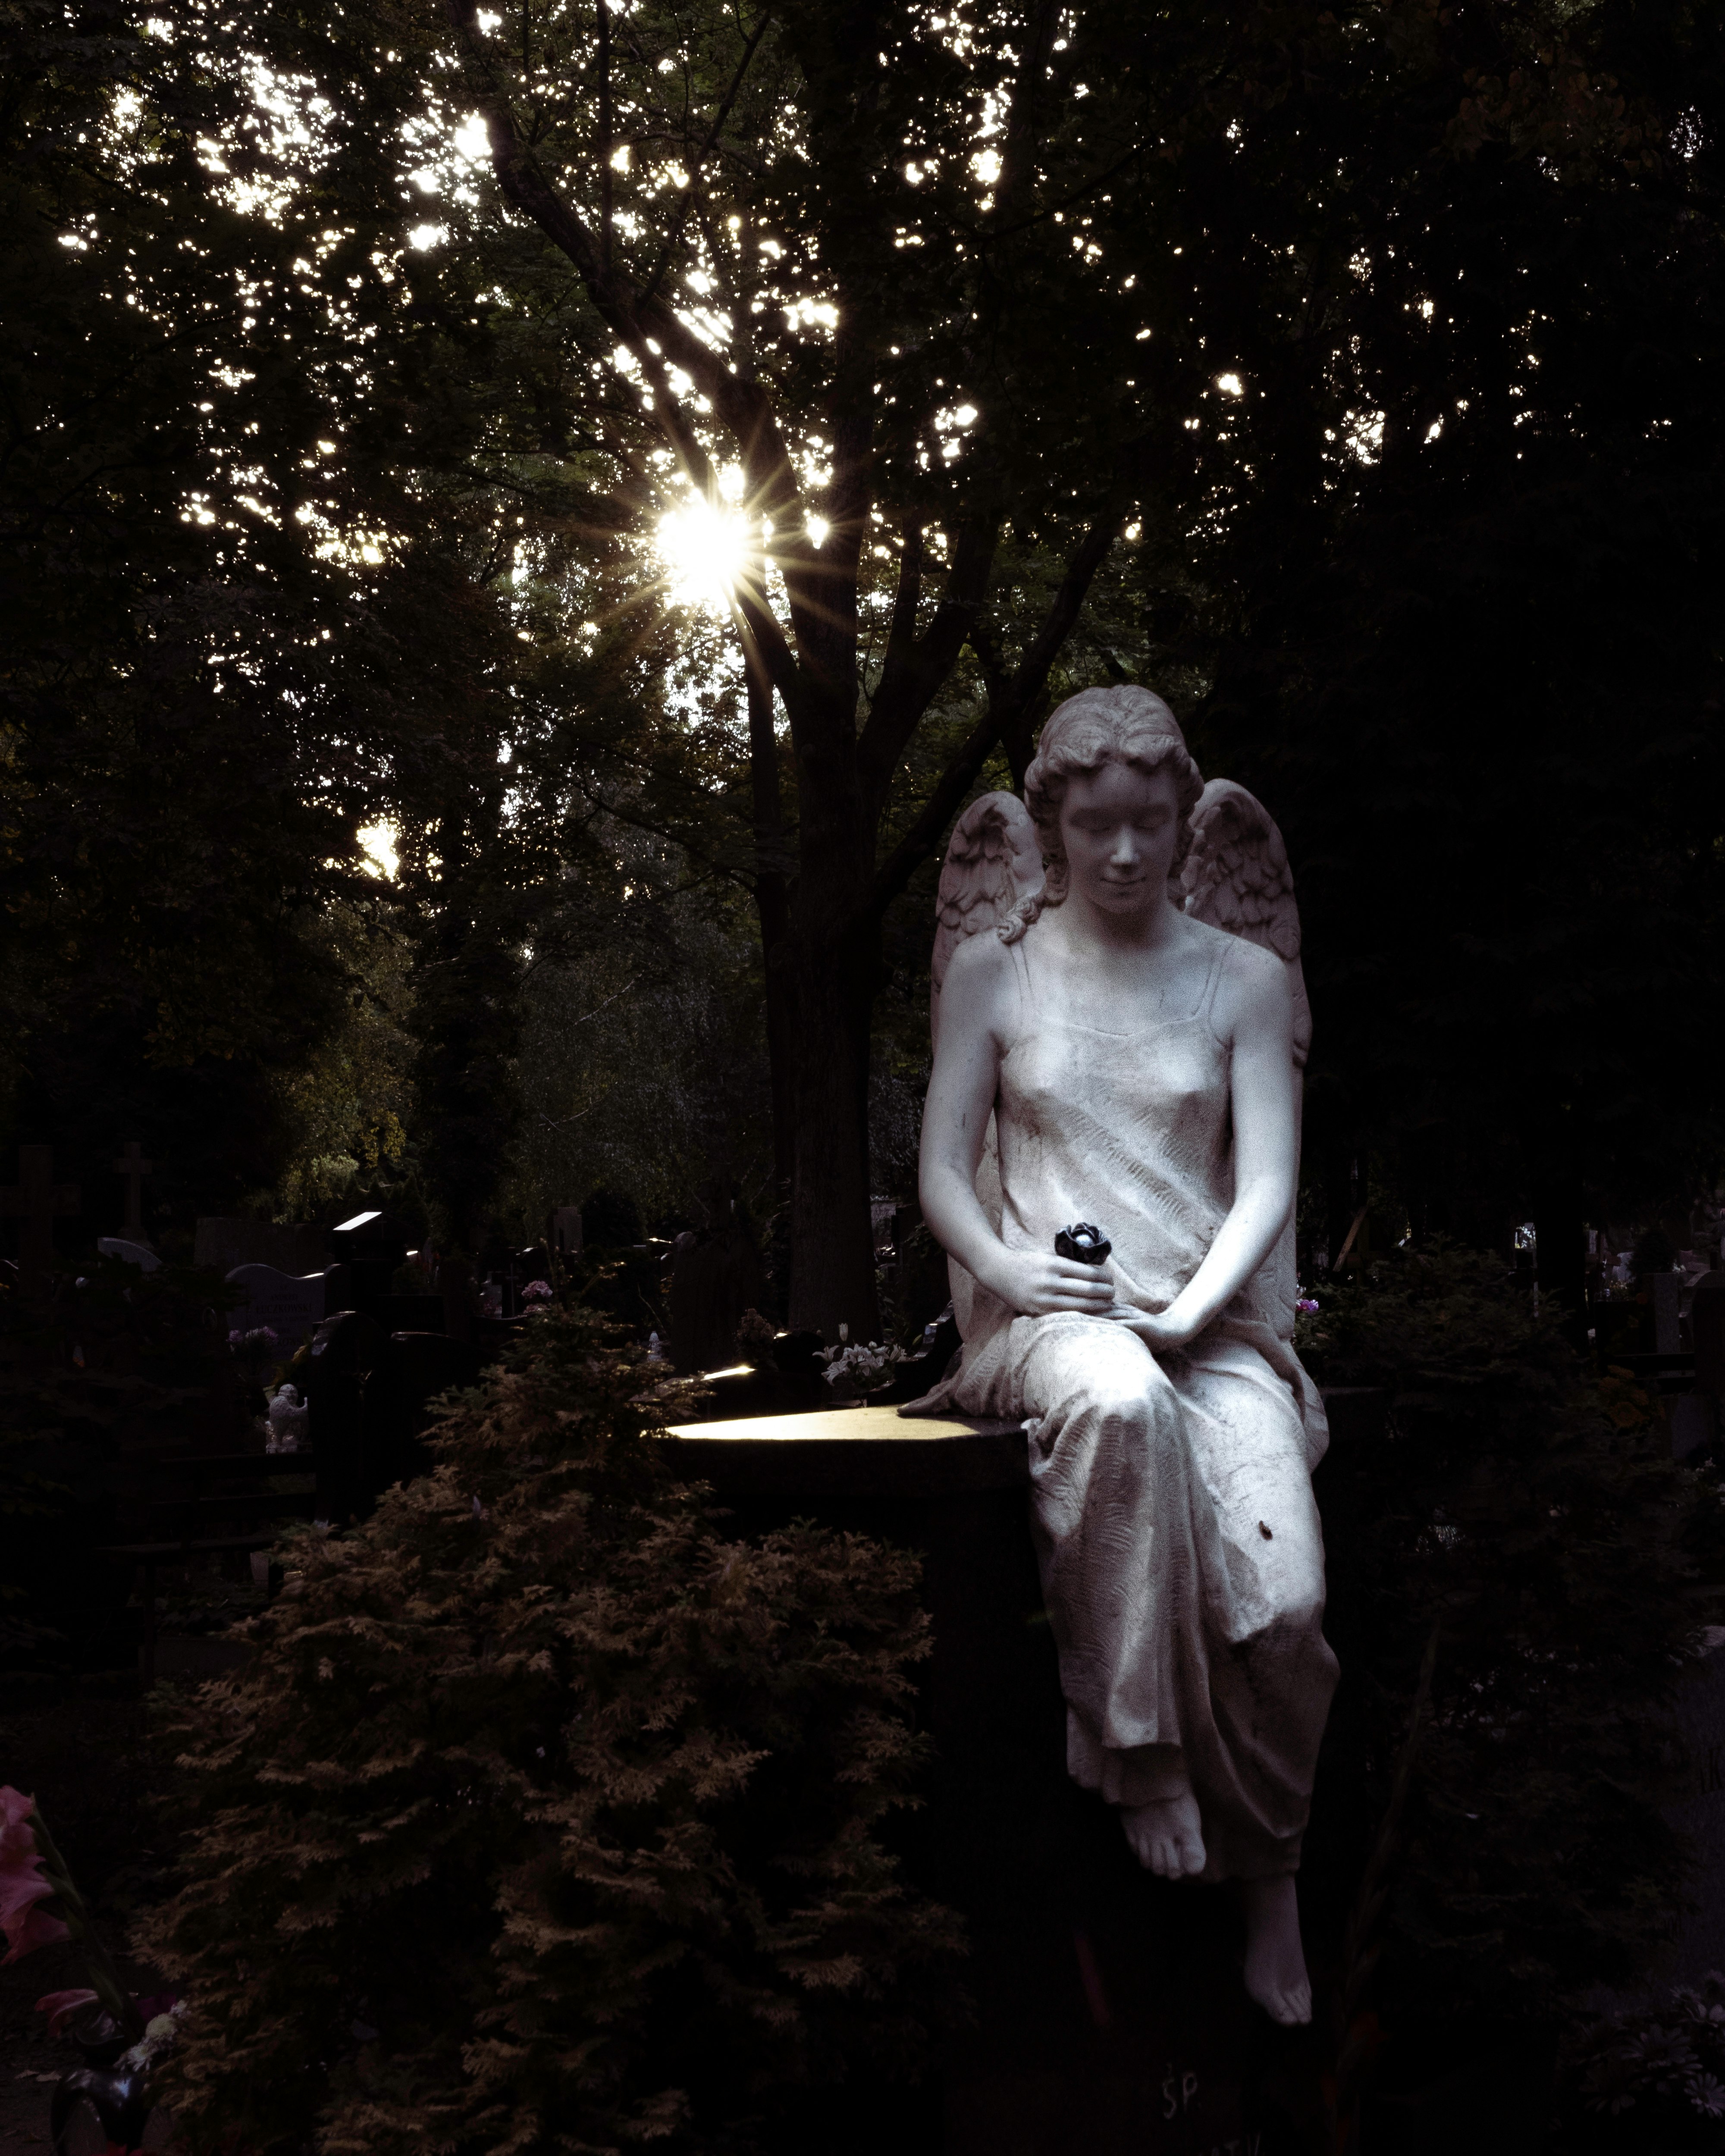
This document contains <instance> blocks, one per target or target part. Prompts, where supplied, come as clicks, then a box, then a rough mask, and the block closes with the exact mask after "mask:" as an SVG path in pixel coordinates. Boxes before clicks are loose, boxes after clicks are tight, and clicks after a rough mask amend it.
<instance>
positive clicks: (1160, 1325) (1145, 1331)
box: [1111, 1309, 1198, 1355]
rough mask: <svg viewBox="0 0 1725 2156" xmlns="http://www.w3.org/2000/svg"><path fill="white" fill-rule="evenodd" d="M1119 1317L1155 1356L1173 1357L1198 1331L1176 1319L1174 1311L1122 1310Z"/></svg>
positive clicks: (1128, 1329)
mask: <svg viewBox="0 0 1725 2156" xmlns="http://www.w3.org/2000/svg"><path fill="white" fill-rule="evenodd" d="M1111 1314H1113V1313H1111ZM1118 1315H1119V1317H1120V1322H1121V1323H1122V1325H1124V1326H1125V1327H1126V1328H1127V1331H1128V1332H1136V1333H1137V1336H1138V1337H1139V1339H1140V1340H1142V1342H1143V1343H1144V1345H1145V1346H1146V1347H1147V1348H1148V1349H1149V1350H1150V1352H1151V1353H1152V1354H1153V1355H1171V1354H1172V1353H1173V1352H1174V1350H1175V1349H1176V1348H1177V1347H1184V1346H1185V1345H1186V1343H1187V1342H1188V1341H1189V1340H1190V1339H1191V1338H1192V1337H1193V1335H1194V1332H1196V1331H1197V1329H1198V1328H1197V1327H1195V1326H1191V1325H1188V1324H1187V1323H1185V1322H1184V1321H1183V1319H1181V1318H1178V1317H1175V1315H1174V1313H1173V1310H1172V1309H1168V1310H1160V1311H1158V1310H1122V1311H1120V1312H1119V1313H1118Z"/></svg>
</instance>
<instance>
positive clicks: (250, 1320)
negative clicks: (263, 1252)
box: [228, 1265, 325, 1361]
mask: <svg viewBox="0 0 1725 2156" xmlns="http://www.w3.org/2000/svg"><path fill="white" fill-rule="evenodd" d="M228 1283H229V1285H230V1286H234V1287H243V1288H244V1290H245V1294H246V1300H245V1301H244V1305H243V1306H241V1307H240V1308H239V1310H237V1311H236V1312H234V1321H233V1322H234V1323H235V1324H236V1325H238V1326H239V1327H241V1329H242V1330H244V1331H248V1332H249V1331H250V1330H251V1329H252V1328H253V1327H257V1326H259V1325H267V1326H268V1327H270V1331H271V1332H273V1333H274V1334H275V1337H276V1338H277V1339H278V1340H279V1341H280V1343H281V1353H282V1359H283V1360H284V1361H285V1360H286V1359H287V1358H288V1357H289V1356H290V1355H291V1354H293V1353H294V1352H295V1349H296V1348H297V1347H299V1345H300V1342H301V1341H303V1340H304V1339H305V1337H306V1335H307V1334H308V1333H310V1332H314V1331H315V1330H316V1328H317V1327H318V1326H320V1325H321V1323H322V1322H323V1320H324V1315H325V1312H324V1276H323V1275H322V1274H321V1273H310V1274H307V1275H305V1276H304V1277H303V1278H300V1279H295V1277H294V1276H293V1275H292V1274H291V1273H284V1272H278V1271H277V1270H276V1269H275V1266H274V1265H236V1266H235V1267H234V1270H233V1271H232V1272H231V1273H229V1274H228Z"/></svg>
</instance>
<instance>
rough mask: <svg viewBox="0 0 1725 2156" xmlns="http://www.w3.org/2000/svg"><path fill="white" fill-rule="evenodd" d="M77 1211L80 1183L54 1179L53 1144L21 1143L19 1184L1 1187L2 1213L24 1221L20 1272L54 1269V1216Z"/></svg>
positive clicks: (19, 1251)
mask: <svg viewBox="0 0 1725 2156" xmlns="http://www.w3.org/2000/svg"><path fill="white" fill-rule="evenodd" d="M77 1210H78V1186H77V1184H76V1183H56V1182H55V1181H54V1147H52V1146H20V1147H18V1184H17V1187H16V1188H12V1189H8V1190H0V1215H4V1216H5V1217H7V1218H8V1219H22V1220H23V1232H22V1233H21V1234H20V1235H19V1237H18V1270H19V1271H20V1272H22V1273H25V1274H35V1275H40V1274H43V1273H48V1272H52V1271H53V1270H54V1215H55V1214H60V1213H75V1212H76V1211H77Z"/></svg>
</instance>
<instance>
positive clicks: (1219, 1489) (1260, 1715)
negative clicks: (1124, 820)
mask: <svg viewBox="0 0 1725 2156" xmlns="http://www.w3.org/2000/svg"><path fill="white" fill-rule="evenodd" d="M1214 935H1215V944H1216V947H1215V949H1214V952H1213V953H1212V956H1211V960H1210V967H1209V977H1208V978H1207V979H1206V981H1205V983H1204V990H1203V993H1202V994H1201V995H1200V997H1199V1000H1198V1003H1197V1005H1196V1007H1195V1008H1194V1009H1192V1010H1191V1011H1190V1012H1189V1013H1187V1014H1184V1015H1183V1016H1177V1017H1175V1018H1174V1019H1171V1020H1167V1021H1163V1022H1159V1023H1157V1024H1140V1025H1134V1026H1132V1027H1131V1028H1130V1029H1126V1030H1122V1031H1107V1030H1104V1029H1101V1028H1100V1027H1093V1026H1087V1025H1079V1024H1073V1023H1071V1022H1070V1019H1064V1018H1061V1017H1058V1016H1055V1015H1050V1014H1058V1013H1059V1012H1060V1010H1061V1009H1062V1007H1063V1006H1062V1000H1061V998H1060V997H1059V996H1058V995H1057V994H1055V995H1049V996H1039V995H1038V993H1037V989H1036V980H1035V969H1036V964H1037V955H1038V942H1039V939H1038V936H1037V931H1036V928H1035V927H1034V926H1033V927H1031V928H1030V930H1029V932H1027V934H1026V935H1025V936H1024V938H1023V940H1022V941H1021V942H1018V943H1016V944H1014V945H1013V946H1012V947H1011V948H1012V951H1013V954H1014V961H1015V968H1014V970H1015V973H1016V976H1017V979H1018V985H1019V1003H1018V1012H1017V1019H1016V1024H1015V1028H1014V1034H1013V1037H1012V1038H1011V1039H1010V1040H1009V1044H1008V1045H1007V1049H1006V1052H1005V1054H1004V1057H1003V1059H1002V1062H1001V1065H1000V1080H999V1094H998V1096H997V1099H996V1102H995V1111H994V1112H995V1126H996V1130H997V1132H998V1140H999V1191H1000V1196H999V1219H998V1226H999V1233H1000V1236H1001V1239H1002V1240H1003V1241H1004V1243H1005V1244H1006V1245H1007V1246H1008V1247H1009V1249H1014V1250H1034V1251H1037V1252H1052V1250H1053V1249H1054V1239H1055V1235H1056V1233H1057V1232H1058V1231H1059V1230H1060V1229H1061V1228H1063V1227H1065V1226H1066V1225H1068V1224H1070V1223H1071V1222H1073V1221H1076V1220H1092V1221H1096V1222H1097V1223H1098V1224H1100V1225H1101V1228H1102V1230H1103V1232H1104V1234H1105V1235H1107V1236H1108V1237H1109V1238H1110V1240H1111V1243H1112V1245H1113V1253H1112V1256H1111V1260H1110V1261H1109V1262H1110V1266H1111V1271H1112V1275H1113V1279H1114V1283H1115V1287H1116V1293H1117V1304H1132V1305H1135V1306H1138V1307H1141V1308H1144V1309H1148V1310H1152V1311H1159V1310H1163V1309H1165V1308H1166V1307H1167V1306H1168V1304H1169V1303H1170V1302H1171V1301H1173V1298H1174V1296H1176V1295H1177V1294H1178V1292H1179V1291H1180V1290H1181V1288H1183V1286H1185V1285H1186V1283H1187V1282H1188V1281H1189V1280H1190V1279H1191V1277H1192V1276H1193V1274H1194V1272H1196V1270H1198V1267H1199V1263H1200V1262H1201V1260H1203V1258H1204V1255H1205V1253H1206V1252H1207V1251H1208V1250H1209V1247H1210V1245H1211V1244H1212V1242H1214V1240H1215V1236H1216V1233H1217V1230H1218V1229H1219V1228H1220V1227H1221V1225H1222V1223H1223V1221H1224V1219H1226V1217H1227V1214H1228V1212H1229V1209H1230V1206H1231V1204H1232V1203H1233V1196H1234V1189H1233V1183H1234V1173H1233V1158H1232V1144H1231V1116H1230V1050H1229V1047H1228V1045H1227V1044H1226V1043H1225V1042H1224V1041H1223V1040H1221V1039H1219V1037H1218V1035H1217V1034H1216V1031H1215V1028H1214V1022H1213V1014H1214V1008H1215V1000H1216V992H1217V988H1218V984H1219V981H1220V980H1221V978H1223V976H1224V973H1225V971H1226V969H1227V968H1228V966H1229V963H1230V955H1231V954H1232V953H1233V952H1237V951H1238V949H1239V948H1240V947H1239V945H1238V944H1237V943H1236V942H1235V939H1234V938H1233V937H1230V936H1227V935H1224V934H1223V933H1221V932H1214ZM986 1180H987V1170H986V1164H985V1170H984V1174H983V1177H982V1178H979V1189H978V1194H979V1195H982V1196H983V1198H984V1203H985V1204H987V1202H988V1195H989V1194H991V1193H987V1192H985V1190H984V1189H983V1183H985V1182H986ZM989 1209H990V1210H991V1211H992V1210H993V1208H992V1206H991V1207H989ZM958 1271H959V1269H958V1268H957V1267H956V1266H955V1267H954V1273H955V1282H954V1285H955V1290H960V1289H963V1290H968V1294H955V1301H959V1303H960V1320H961V1325H962V1327H963V1332H964V1336H965V1342H964V1351H963V1361H962V1363H961V1364H960V1367H959V1368H958V1371H957V1373H956V1375H955V1376H954V1377H953V1378H951V1379H949V1380H948V1381H947V1383H945V1384H943V1385H942V1386H941V1387H940V1388H938V1389H937V1392H936V1393H934V1394H930V1395H929V1398H928V1399H927V1402H926V1403H918V1406H919V1407H920V1408H922V1410H923V1411H924V1412H930V1411H932V1410H934V1409H937V1408H938V1407H940V1406H942V1405H945V1404H947V1403H950V1404H952V1406H955V1407H957V1408H958V1409H960V1410H961V1411H963V1413H965V1414H974V1415H987V1416H999V1417H1002V1418H1006V1417H1018V1416H1024V1417H1027V1418H1030V1420H1029V1424H1028V1437H1029V1448H1030V1473H1031V1485H1032V1490H1031V1507H1032V1523H1033V1532H1034V1537H1035V1542H1036V1548H1037V1555H1038V1558H1039V1562H1040V1566H1041V1572H1042V1584H1043V1597H1044V1600H1045V1604H1046V1606H1047V1609H1048V1614H1049V1618H1050V1624H1051V1626H1052V1629H1053V1631H1054V1636H1055V1643H1056V1645H1057V1647H1058V1650H1059V1654H1060V1684H1061V1688H1062V1691H1064V1693H1065V1699H1066V1707H1067V1764H1068V1766H1069V1768H1070V1771H1071V1773H1072V1774H1073V1775H1074V1776H1075V1777H1076V1779H1077V1780H1078V1781H1079V1782H1081V1784H1084V1785H1085V1786H1086V1788H1089V1789H1096V1790H1098V1791H1100V1792H1101V1794H1102V1795H1103V1796H1104V1797H1105V1798H1106V1799H1108V1800H1109V1801H1110V1802H1111V1803H1114V1804H1142V1803H1145V1802H1147V1801H1149V1800H1150V1799H1153V1798H1155V1797H1158V1796H1160V1795H1163V1794H1166V1782H1165V1775H1166V1767H1167V1754H1166V1753H1152V1752H1149V1751H1147V1749H1146V1748H1147V1747H1153V1746H1154V1747H1162V1746H1167V1745H1178V1746H1179V1748H1181V1751H1182V1752H1183V1755H1184V1764H1185V1768H1186V1771H1187V1773H1188V1774H1189V1777H1190V1779H1191V1783H1192V1787H1193V1790H1194V1794H1195V1796H1196V1798H1197V1800H1198V1804H1199V1812H1200V1814H1201V1816H1202V1819H1203V1823H1204V1845H1205V1849H1206V1851H1207V1853H1208V1857H1209V1862H1208V1864H1207V1866H1206V1868H1205V1871H1204V1875H1203V1876H1204V1877H1206V1878H1209V1879H1219V1878H1228V1877H1234V1878H1266V1877H1270V1876H1275V1875H1276V1874H1278V1873H1283V1872H1288V1871H1293V1870H1294V1869H1295V1868H1296V1866H1297V1865H1298V1863H1299V1858H1300V1839H1301V1834H1302V1832H1303V1830H1304V1829H1305V1825H1306V1820H1307V1810H1308V1809H1309V1806H1310V1802H1311V1795H1312V1775H1313V1772H1314V1769H1315V1767H1316V1763H1317V1748H1318V1742H1319V1739H1320V1738H1322V1734H1323V1727H1324V1722H1325V1718H1326V1717H1327V1713H1328V1711H1329V1704H1330V1697H1331V1694H1332V1691H1334V1689H1335V1682H1336V1675H1337V1670H1336V1661H1335V1657H1334V1656H1333V1655H1332V1653H1331V1651H1330V1650H1329V1647H1328V1645H1327V1644H1326V1642H1325V1640H1324V1637H1323V1633H1322V1617H1323V1601H1324V1571H1323V1542H1322V1532H1321V1530H1320V1527H1319V1524H1318V1517H1317V1505H1316V1502H1315V1501H1314V1499H1313V1496H1312V1468H1313V1467H1314V1466H1316V1465H1317V1461H1318V1460H1320V1459H1321V1458H1322V1455H1323V1451H1324V1448H1325V1446H1326V1445H1327V1441H1328V1429H1327V1423H1326V1421H1325V1418H1324V1412H1323V1406H1322V1401H1321V1400H1320V1399H1319V1397H1318V1394H1317V1389H1316V1388H1315V1387H1314V1386H1313V1385H1312V1382H1311V1380H1310V1378H1308V1377H1307V1374H1306V1372H1305V1371H1304V1370H1303V1369H1302V1368H1301V1365H1300V1363H1299V1361H1298V1359H1297V1358H1296V1356H1295V1354H1294V1353H1293V1349H1292V1347H1291V1345H1290V1344H1289V1342H1287V1340H1286V1339H1285V1338H1284V1337H1281V1330H1280V1329H1279V1327H1278V1326H1277V1324H1276V1322H1275V1321H1276V1315H1277V1311H1278V1306H1279V1298H1278V1296H1277V1293H1276V1271H1277V1265H1276V1257H1275V1255H1272V1257H1271V1260H1270V1261H1269V1262H1268V1263H1267V1264H1266V1266H1265V1268H1264V1270H1263V1271H1262V1272H1260V1275H1259V1276H1257V1278H1256V1279H1255V1280H1254V1281H1250V1282H1249V1283H1248V1284H1247V1286H1245V1288H1243V1289H1242V1290H1241V1291H1240V1293H1239V1294H1237V1295H1236V1296H1235V1297H1234V1298H1233V1300H1232V1301H1230V1303H1229V1304H1228V1305H1227V1306H1226V1307H1225V1308H1224V1310H1223V1311H1222V1312H1220V1313H1219V1315H1218V1317H1216V1318H1215V1319H1214V1320H1213V1322H1211V1323H1210V1324H1209V1325H1208V1326H1207V1327H1205V1328H1204V1331H1203V1332H1201V1333H1199V1335H1198V1336H1197V1337H1196V1338H1195V1339H1194V1340H1193V1341H1191V1342H1189V1344H1188V1345H1187V1347H1185V1348H1184V1349H1183V1350H1181V1351H1179V1352H1176V1353H1168V1352H1164V1353H1160V1354H1158V1355H1155V1356H1153V1355H1152V1354H1151V1353H1150V1351H1149V1349H1148V1348H1147V1347H1146V1346H1145V1345H1144V1343H1143V1342H1142V1341H1141V1340H1140V1339H1138V1337H1137V1335H1136V1334H1134V1333H1132V1332H1128V1331H1127V1328H1126V1327H1125V1326H1124V1325H1123V1324H1122V1323H1121V1322H1118V1321H1117V1320H1116V1319H1113V1318H1106V1317H1081V1316H1079V1315H1077V1314H1076V1313H1070V1312H1058V1313H1056V1314H1055V1315H1054V1316H1052V1317H1019V1316H1016V1315H1014V1312H1012V1311H1011V1310H1009V1308H1008V1307H1007V1306H1005V1305H1004V1303H1002V1302H1000V1301H998V1299H997V1298H995V1297H994V1296H992V1295H990V1294H989V1293H988V1291H986V1290H985V1289H983V1288H982V1287H981V1286H978V1284H977V1283H975V1282H974V1281H972V1280H971V1279H970V1277H969V1276H968V1275H964V1276H963V1279H962V1281H960V1280H959V1279H958V1278H957V1277H956V1276H957V1274H958ZM967 1301H968V1309H966V1308H965V1307H964V1306H963V1305H964V1304H965V1303H966V1302H967ZM914 1411H915V1410H914V1409H913V1410H912V1412H914Z"/></svg>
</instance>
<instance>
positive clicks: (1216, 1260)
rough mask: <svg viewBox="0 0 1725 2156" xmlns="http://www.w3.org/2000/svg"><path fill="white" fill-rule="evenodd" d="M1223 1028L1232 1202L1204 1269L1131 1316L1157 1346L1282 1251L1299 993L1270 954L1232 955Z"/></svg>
mask: <svg viewBox="0 0 1725 2156" xmlns="http://www.w3.org/2000/svg"><path fill="white" fill-rule="evenodd" d="M1217 1002H1218V1009H1217V1013H1216V1016H1217V1021H1218V1029H1219V1031H1220V1032H1221V1033H1222V1034H1223V1037H1224V1039H1226V1038H1228V1037H1229V1036H1230V1034H1231V1036H1232V1045H1233V1056H1232V1066H1233V1079H1232V1086H1233V1092H1232V1107H1233V1114H1234V1204H1233V1206H1232V1207H1231V1208H1230V1211H1229V1214H1228V1217H1227V1219H1225V1220H1224V1222H1223V1223H1222V1225H1221V1227H1220V1228H1219V1229H1218V1230H1217V1234H1216V1240H1214V1243H1212V1244H1211V1245H1210V1247H1209V1253H1208V1255H1206V1256H1205V1258H1204V1261H1203V1263H1202V1264H1201V1265H1199V1268H1198V1270H1197V1271H1196V1272H1195V1273H1194V1275H1193V1276H1192V1278H1191V1279H1190V1280H1189V1281H1188V1282H1187V1284H1186V1286H1184V1287H1183V1289H1182V1290H1181V1291H1180V1292H1179V1294H1178V1295H1177V1296H1175V1298H1174V1300H1173V1301H1172V1302H1171V1303H1170V1304H1169V1305H1168V1308H1167V1309H1166V1310H1165V1311H1163V1312H1161V1313H1160V1314H1159V1315H1158V1316H1155V1317H1146V1318H1140V1317H1133V1318H1132V1319H1129V1320H1128V1321H1127V1322H1129V1323H1130V1324H1131V1326H1132V1330H1133V1331H1134V1332H1137V1333H1138V1334H1139V1335H1140V1336H1141V1337H1142V1338H1143V1339H1144V1340H1145V1341H1146V1342H1147V1343H1148V1345H1149V1346H1150V1347H1153V1348H1156V1347H1183V1346H1184V1345H1185V1343H1186V1342H1187V1341H1189V1340H1190V1339H1192V1338H1193V1337H1194V1335H1195V1334H1197V1333H1199V1332H1202V1331H1203V1330H1204V1327H1205V1326H1206V1325H1208V1324H1209V1322H1210V1320H1211V1319H1212V1318H1213V1317H1215V1316H1216V1314H1217V1312H1219V1311H1220V1310H1222V1309H1223V1308H1224V1306H1225V1305H1226V1304H1227V1303H1229V1302H1230V1301H1232V1299H1233V1297H1234V1296H1235V1295H1237V1294H1238V1293H1239V1291H1240V1289H1241V1288H1242V1287H1244V1286H1245V1284H1246V1282H1247V1281H1249V1280H1250V1279H1251V1278H1252V1276H1254V1274H1255V1273H1256V1271H1257V1270H1258V1268H1259V1267H1260V1265H1262V1264H1263V1263H1264V1260H1266V1258H1267V1257H1268V1256H1269V1255H1270V1253H1271V1250H1274V1249H1275V1247H1276V1240H1277V1238H1278V1237H1279V1236H1280V1235H1281V1231H1282V1229H1283V1227H1284V1226H1285V1225H1286V1222H1287V1218H1288V1214H1290V1213H1291V1211H1292V1210H1293V1205H1294V1196H1295V1188H1296V1181H1297V1178H1298V1172H1299V1158H1300V1149H1299V1130H1298V1125H1297V1122H1296V1110H1295V1090H1294V1060H1293V1056H1294V1051H1293V1023H1294V1006H1293V994H1292V991H1291V988H1290V986H1289V982H1288V969H1287V968H1286V966H1285V965H1284V964H1283V963H1282V962H1281V959H1280V958H1278V957H1276V956H1275V955H1274V953H1273V952H1263V951H1260V950H1258V949H1256V948H1255V947H1254V946H1253V945H1251V944H1249V943H1245V942H1241V943H1240V944H1239V945H1238V946H1237V947H1236V950H1235V952H1230V957H1229V965H1228V968H1227V975H1226V977H1225V981H1224V988H1223V991H1222V993H1219V996H1218V998H1217Z"/></svg>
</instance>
